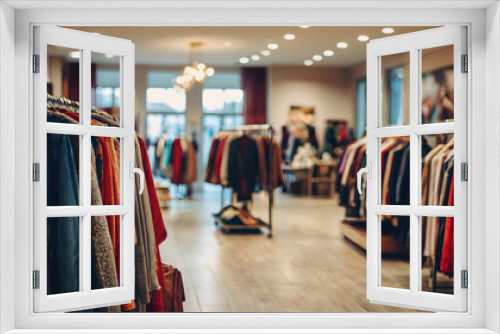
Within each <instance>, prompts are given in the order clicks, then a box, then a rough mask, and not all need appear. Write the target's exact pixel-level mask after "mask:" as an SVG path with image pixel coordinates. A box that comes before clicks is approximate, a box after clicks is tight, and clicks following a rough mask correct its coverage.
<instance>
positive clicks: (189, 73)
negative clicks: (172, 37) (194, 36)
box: [175, 42, 215, 92]
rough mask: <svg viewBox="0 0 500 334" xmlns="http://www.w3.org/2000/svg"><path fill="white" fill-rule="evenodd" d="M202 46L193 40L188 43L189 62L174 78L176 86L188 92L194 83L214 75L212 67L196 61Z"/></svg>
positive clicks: (201, 81)
mask: <svg viewBox="0 0 500 334" xmlns="http://www.w3.org/2000/svg"><path fill="white" fill-rule="evenodd" d="M202 46H203V43H201V42H194V43H191V44H190V48H191V50H190V52H189V64H190V65H187V66H185V67H184V70H182V72H181V75H179V76H178V77H177V78H176V79H175V84H176V87H178V88H180V89H183V90H185V91H186V92H189V91H190V90H191V89H192V88H193V86H194V85H195V84H196V83H203V82H204V81H205V80H206V79H207V77H211V76H212V75H214V73H215V70H214V68H213V67H208V66H207V65H205V64H204V63H202V62H198V61H197V57H198V56H199V55H200V49H201V47H202Z"/></svg>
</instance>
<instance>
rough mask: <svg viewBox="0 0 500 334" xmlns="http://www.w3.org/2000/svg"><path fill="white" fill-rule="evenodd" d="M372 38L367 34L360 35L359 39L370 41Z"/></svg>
mask: <svg viewBox="0 0 500 334" xmlns="http://www.w3.org/2000/svg"><path fill="white" fill-rule="evenodd" d="M369 40H370V37H368V36H366V35H359V36H358V41H360V42H368V41H369Z"/></svg>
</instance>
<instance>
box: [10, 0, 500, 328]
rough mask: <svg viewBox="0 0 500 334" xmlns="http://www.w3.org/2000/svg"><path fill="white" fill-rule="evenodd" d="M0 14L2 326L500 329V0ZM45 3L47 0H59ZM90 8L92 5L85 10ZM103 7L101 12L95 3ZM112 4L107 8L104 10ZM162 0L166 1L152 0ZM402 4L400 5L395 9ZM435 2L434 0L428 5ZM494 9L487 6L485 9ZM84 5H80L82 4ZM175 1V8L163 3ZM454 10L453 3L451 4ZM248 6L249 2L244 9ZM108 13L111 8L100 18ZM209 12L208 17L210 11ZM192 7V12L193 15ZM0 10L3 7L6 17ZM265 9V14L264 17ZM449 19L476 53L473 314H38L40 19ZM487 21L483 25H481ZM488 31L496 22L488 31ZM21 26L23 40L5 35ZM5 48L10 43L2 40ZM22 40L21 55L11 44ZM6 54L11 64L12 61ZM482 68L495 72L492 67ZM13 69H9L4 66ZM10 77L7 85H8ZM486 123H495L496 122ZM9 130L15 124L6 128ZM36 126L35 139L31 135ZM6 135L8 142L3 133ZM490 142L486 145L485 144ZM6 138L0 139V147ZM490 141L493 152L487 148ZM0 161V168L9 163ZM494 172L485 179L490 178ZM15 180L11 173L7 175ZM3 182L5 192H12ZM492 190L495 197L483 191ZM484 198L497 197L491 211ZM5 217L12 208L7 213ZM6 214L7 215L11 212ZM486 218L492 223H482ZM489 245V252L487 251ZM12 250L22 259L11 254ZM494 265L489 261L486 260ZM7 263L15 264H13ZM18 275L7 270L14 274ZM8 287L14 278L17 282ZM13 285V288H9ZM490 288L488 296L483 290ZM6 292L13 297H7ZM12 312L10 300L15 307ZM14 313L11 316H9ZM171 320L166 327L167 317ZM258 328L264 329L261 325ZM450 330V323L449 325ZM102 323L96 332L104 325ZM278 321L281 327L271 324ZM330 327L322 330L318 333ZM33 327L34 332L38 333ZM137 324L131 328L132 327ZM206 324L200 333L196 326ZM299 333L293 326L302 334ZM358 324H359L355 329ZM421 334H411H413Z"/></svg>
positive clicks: (36, 9) (33, 7) (31, 5)
mask: <svg viewBox="0 0 500 334" xmlns="http://www.w3.org/2000/svg"><path fill="white" fill-rule="evenodd" d="M9 5H12V6H15V7H17V6H18V5H19V6H22V7H23V8H24V10H21V9H20V10H19V11H16V13H15V23H14V22H13V20H12V10H11V9H9V8H6V7H9ZM1 6H2V17H1V18H0V24H2V25H4V24H5V25H6V27H7V28H10V29H11V30H10V31H9V30H5V29H2V31H1V34H2V35H1V36H2V37H7V40H6V39H5V38H2V39H1V40H0V43H2V49H1V52H6V53H7V56H8V57H7V58H3V57H2V59H1V60H0V66H1V69H2V74H3V73H11V74H12V72H13V71H12V70H10V71H9V70H8V69H9V66H10V67H13V66H15V85H16V88H17V89H16V91H15V96H16V98H15V104H13V103H11V102H9V101H7V98H6V97H5V96H4V95H3V92H5V91H10V92H13V90H12V89H11V88H10V87H9V84H11V82H12V80H14V79H13V77H12V76H10V77H9V78H4V76H3V75H2V77H1V78H0V80H1V81H0V84H1V86H0V90H1V92H2V97H1V103H2V110H1V114H0V117H2V120H9V118H8V116H11V115H12V114H11V112H12V111H11V110H12V109H11V110H8V111H6V110H5V109H4V108H5V107H15V118H16V122H15V138H16V140H15V148H14V149H13V150H14V152H16V154H15V186H16V190H15V194H16V196H15V212H14V213H15V222H16V224H15V245H14V244H13V243H12V242H11V241H10V240H9V239H8V238H9V237H10V238H12V237H13V236H14V232H13V231H12V227H11V226H6V224H5V223H4V221H2V225H1V228H2V232H3V231H7V232H8V235H7V236H6V235H5V234H3V233H2V235H1V238H2V239H0V240H1V246H2V248H1V253H0V256H1V265H2V269H3V270H2V277H1V279H2V281H1V282H2V285H0V289H1V290H0V293H1V294H2V304H0V305H1V308H0V312H1V313H0V314H1V316H2V320H6V321H7V322H6V323H7V325H3V326H5V327H3V328H4V329H5V330H9V329H14V328H16V329H18V331H16V332H17V333H22V332H26V331H23V329H33V330H35V329H41V328H52V329H56V328H59V329H64V332H65V333H67V332H75V331H72V330H70V329H71V328H90V329H93V330H91V331H90V330H89V332H96V333H97V332H105V330H106V329H113V328H115V329H116V328H122V329H125V328H126V329H129V328H137V324H138V323H141V327H142V329H141V331H137V332H144V331H145V330H146V328H158V329H164V328H165V326H169V328H171V330H167V329H164V330H163V332H178V331H179V330H175V329H172V328H198V329H203V328H205V329H212V332H229V331H230V332H233V331H234V330H230V329H231V328H255V330H254V332H264V331H265V330H264V329H263V328H267V329H270V330H268V331H267V332H279V331H280V329H283V328H302V329H303V330H300V331H301V332H303V331H305V329H311V331H315V332H336V331H335V328H337V329H339V330H337V332H341V330H340V329H341V328H345V329H346V328H353V327H354V328H357V329H358V332H364V333H370V332H384V333H387V332H389V329H392V330H390V331H391V332H397V333H404V332H410V330H409V328H419V329H420V331H421V332H433V333H436V332H443V333H444V332H450V331H451V332H457V331H458V330H457V329H458V328H462V329H464V330H463V331H462V332H467V333H474V332H476V333H488V332H491V331H489V329H491V330H492V331H498V330H500V321H499V320H498V313H499V312H500V297H499V286H498V285H499V284H498V281H499V271H500V263H499V256H498V255H499V249H500V248H499V244H500V237H499V236H500V229H499V226H498V224H496V222H498V219H499V217H500V209H499V205H498V203H499V201H500V191H499V189H498V184H499V182H500V177H499V175H500V167H499V163H500V157H499V156H500V154H499V152H500V145H499V135H498V134H499V132H500V131H499V130H500V125H499V124H498V123H499V122H498V114H497V112H498V110H499V109H500V97H499V95H500V94H498V91H499V90H500V85H499V79H498V78H500V64H498V62H499V59H500V42H499V41H500V32H499V31H498V30H500V18H499V10H498V4H497V3H496V2H495V3H493V2H473V1H465V2H460V3H457V2H454V3H450V2H446V1H434V2H432V4H430V3H429V2H421V3H417V2H411V3H410V2H405V3H402V2H398V4H395V3H390V2H384V1H380V2H373V1H372V2H370V4H369V9H367V8H366V6H367V3H365V2H363V1H360V2H348V1H338V2H335V3H330V4H326V3H321V4H320V3H316V2H307V3H306V2H294V3H286V4H285V2H283V3H279V2H266V3H262V2H260V3H252V2H249V1H248V2H243V3H233V4H229V3H224V4H223V6H225V7H224V9H221V4H219V5H216V4H215V5H214V4H211V3H205V4H204V5H201V4H199V3H198V6H197V9H196V10H195V9H192V8H189V9H188V6H189V4H188V3H182V2H169V3H168V4H167V3H164V4H159V3H150V2H144V3H142V4H138V3H134V2H132V1H131V2H127V3H126V4H125V3H119V4H117V3H112V2H106V1H102V2H100V3H99V5H98V4H97V3H95V2H91V1H88V2H81V3H80V2H77V3H75V4H68V3H64V4H63V3H57V4H54V3H53V4H52V5H51V4H50V3H49V2H44V1H38V2H36V3H35V2H19V3H17V2H16V1H7V4H5V3H2V4H1ZM51 6H57V7H55V9H54V8H52V9H48V10H41V9H40V8H41V7H44V8H51ZM61 6H70V7H71V6H75V7H73V9H71V8H70V9H60V7H61ZM85 6H86V9H81V8H83V7H85ZM97 6H100V8H99V9H97V8H96V7H97ZM103 6H104V7H106V6H107V7H108V8H110V10H106V9H102V7H103ZM122 6H130V8H138V7H144V8H148V7H149V8H150V9H149V10H148V9H145V10H142V11H138V10H136V9H120V8H119V7H122ZM161 6H164V8H162V9H158V8H155V7H161ZM393 6H394V7H395V6H397V8H394V7H393ZM430 6H432V7H430ZM488 6H490V7H489V8H488V9H487V10H486V8H487V7H488ZM76 7H77V8H79V10H75V9H74V8H76ZM165 7H168V8H165ZM451 7H453V8H451ZM242 8H246V10H242ZM103 11H105V12H106V13H105V14H106V15H103ZM207 11H208V13H210V14H211V15H207ZM187 12H189V15H186V13H187ZM4 13H7V14H6V15H7V19H6V20H5V21H2V19H4V18H5V16H4ZM264 13H265V15H263V14H264ZM235 22H237V24H238V25H299V24H300V25H361V24H360V22H362V24H363V25H375V26H380V25H382V24H383V25H392V26H398V25H406V26H407V25H429V26H435V25H443V24H464V25H467V26H468V27H469V41H470V44H469V46H468V51H469V52H468V54H469V57H470V60H471V61H470V63H469V71H470V73H471V75H470V76H469V78H468V81H469V82H468V84H469V87H470V90H469V92H468V101H469V102H468V103H469V108H468V109H469V110H471V113H470V114H469V115H468V132H469V133H471V134H472V135H471V138H470V141H469V150H468V151H469V152H470V154H471V157H470V166H469V172H470V174H469V177H470V178H469V180H470V181H469V182H470V185H471V186H470V187H469V190H468V197H469V198H470V199H471V200H470V203H469V210H468V215H469V217H468V218H469V221H470V222H471V224H470V225H469V226H474V228H473V229H472V227H469V231H468V233H469V235H470V236H471V243H470V245H469V247H468V259H469V260H468V267H469V270H470V275H469V284H470V285H469V289H468V301H469V308H468V312H467V313H460V314H455V313H436V314H417V313H411V314H373V313H371V314H359V313H355V314H342V313H339V314H272V315H270V314H217V315H215V314H168V315H164V316H162V315H160V316H157V315H154V316H152V315H140V314H137V315H131V314H125V315H113V316H110V315H92V314H90V315H89V314H86V315H83V314H82V315H74V314H73V315H71V314H69V315H68V314H43V315H37V314H33V313H32V312H31V310H32V298H30V297H31V296H32V290H31V288H30V287H31V275H30V271H31V268H32V262H31V260H30V261H26V259H27V258H28V259H29V258H30V256H29V254H30V245H31V244H32V237H31V236H32V233H31V228H32V221H33V212H32V211H31V210H30V209H29V207H30V206H32V201H31V200H30V199H29V194H31V192H32V183H31V180H30V176H31V161H30V158H29V157H30V156H31V155H30V154H31V152H32V147H31V146H30V142H31V141H32V135H31V134H32V131H33V125H32V122H31V119H32V115H33V110H32V104H31V101H30V100H29V99H27V98H26V96H30V94H32V92H31V88H30V87H31V80H32V79H31V75H30V69H31V67H30V66H29V65H30V63H31V59H30V56H31V54H32V49H31V45H32V39H31V38H32V26H33V25H34V24H40V23H43V24H54V25H56V24H59V25H73V24H74V25H111V24H113V25H200V26H203V25H227V26H231V25H234V24H235ZM485 22H486V25H485ZM486 27H488V29H486ZM12 30H15V45H14V43H12V41H11V40H10V39H12V38H13V36H12V35H9V33H11V32H12ZM4 46H6V49H4V48H3V47H4ZM13 46H15V58H16V59H15V61H14V57H13V56H12V55H14V48H13ZM5 59H7V60H5ZM486 67H487V68H488V71H486ZM4 70H7V71H6V72H3V71H4ZM9 80H10V81H9ZM488 119H495V120H496V121H490V122H488ZM6 133H7V134H9V132H8V131H7V132H6ZM26 134H28V135H26ZM0 135H1V136H2V137H1V139H2V140H1V141H0V143H2V142H3V143H5V140H7V141H8V140H9V139H11V138H9V137H5V136H6V134H4V133H2V132H0ZM486 139H488V141H491V142H489V144H488V146H486ZM4 147H5V146H2V149H3V148H4ZM486 147H488V150H490V151H492V154H489V155H486ZM13 150H7V151H1V152H0V154H2V157H4V156H5V157H12V156H13ZM4 163H6V162H5V161H4V162H2V165H0V168H2V169H3V168H4V166H7V168H6V169H7V170H10V171H12V170H13V169H12V168H10V169H8V165H4ZM486 172H488V174H489V176H488V182H485V180H486V177H485V175H486ZM9 177H10V175H9ZM0 178H1V179H0V180H1V181H2V182H5V184H11V185H13V183H12V182H8V179H7V176H6V175H5V174H0ZM4 189H5V188H4V187H3V186H2V188H1V191H2V194H3V195H4V196H6V195H8V193H6V191H7V190H4ZM486 194H488V196H486ZM485 202H486V203H487V204H489V205H488V206H487V207H485ZM5 203H6V202H4V201H3V200H2V202H0V205H2V209H4V208H6V206H5ZM2 214H4V213H2ZM7 214H11V216H12V213H9V212H7ZM486 217H488V219H486ZM487 252H488V256H487V257H486V256H485V255H486V254H487ZM12 254H14V256H12ZM486 264H487V266H486ZM6 269H7V270H6ZM9 274H10V275H9ZM9 284H10V286H9ZM12 285H15V293H13V292H11V291H9V289H11V290H12ZM486 291H488V293H486ZM4 296H6V298H4ZM12 305H15V309H14V310H13V311H11V310H9V309H8V308H9V307H10V308H12ZM9 316H14V321H11V320H8V319H9ZM166 324H167V325H166ZM258 328H260V330H259V329H258ZM446 328H448V329H449V330H448V331H446ZM98 329H100V330H98ZM273 329H274V330H273ZM321 329H323V330H321ZM33 332H36V331H31V333H33ZM129 332H133V331H129ZM193 332H202V330H193ZM295 332H297V331H295ZM351 332H353V333H354V332H356V331H355V330H351ZM412 332H415V331H412Z"/></svg>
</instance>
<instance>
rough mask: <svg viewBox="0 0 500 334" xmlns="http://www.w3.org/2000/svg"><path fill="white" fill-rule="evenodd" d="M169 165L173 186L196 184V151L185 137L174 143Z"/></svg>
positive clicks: (175, 140) (177, 139)
mask: <svg viewBox="0 0 500 334" xmlns="http://www.w3.org/2000/svg"><path fill="white" fill-rule="evenodd" d="M169 165H170V166H171V168H172V177H171V179H170V181H171V182H172V183H173V184H177V185H179V184H188V185H189V184H191V183H194V182H196V178H197V172H196V150H195V148H194V146H193V144H192V142H191V141H190V140H189V139H187V138H186V137H185V136H184V137H181V138H176V139H174V141H173V142H172V148H171V153H170V161H169Z"/></svg>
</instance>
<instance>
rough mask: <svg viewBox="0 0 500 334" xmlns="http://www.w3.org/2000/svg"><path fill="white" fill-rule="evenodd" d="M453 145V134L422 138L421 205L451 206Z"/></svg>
mask: <svg viewBox="0 0 500 334" xmlns="http://www.w3.org/2000/svg"><path fill="white" fill-rule="evenodd" d="M453 144H454V135H453V134H452V133H451V134H437V135H426V136H421V154H422V163H421V165H422V179H421V184H422V186H421V189H422V190H421V191H422V197H421V199H420V201H421V202H420V203H421V205H438V206H449V205H450V203H451V202H450V200H451V201H453V191H452V190H451V188H452V186H453V171H454V150H453V147H454V146H453ZM450 196H451V198H450Z"/></svg>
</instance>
